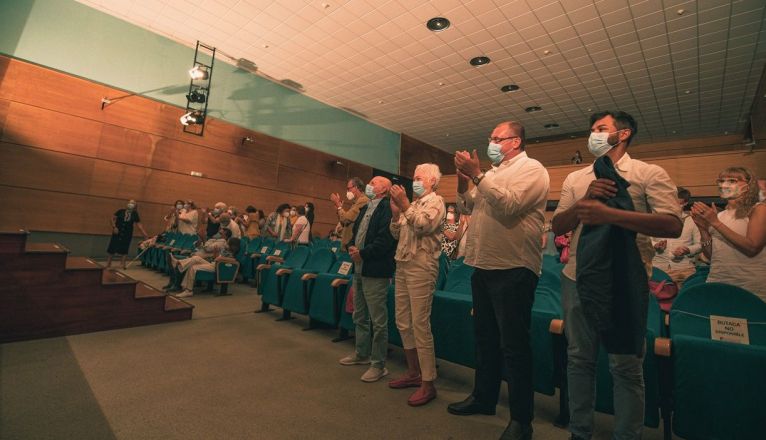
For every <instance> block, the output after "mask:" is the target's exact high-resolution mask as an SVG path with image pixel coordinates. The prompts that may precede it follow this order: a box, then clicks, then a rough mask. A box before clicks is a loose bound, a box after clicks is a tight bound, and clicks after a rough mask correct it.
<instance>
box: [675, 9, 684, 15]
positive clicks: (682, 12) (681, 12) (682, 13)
mask: <svg viewBox="0 0 766 440" xmlns="http://www.w3.org/2000/svg"><path fill="white" fill-rule="evenodd" d="M676 12H678V15H684V12H686V9H679V10H678V11H676Z"/></svg>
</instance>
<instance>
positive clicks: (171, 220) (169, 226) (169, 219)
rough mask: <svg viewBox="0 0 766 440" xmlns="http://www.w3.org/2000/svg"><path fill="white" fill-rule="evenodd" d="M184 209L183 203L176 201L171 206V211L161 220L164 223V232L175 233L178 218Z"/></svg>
mask: <svg viewBox="0 0 766 440" xmlns="http://www.w3.org/2000/svg"><path fill="white" fill-rule="evenodd" d="M183 209H184V201H183V200H176V202H175V203H174V204H173V209H171V210H170V212H168V213H167V214H166V215H165V217H163V218H162V219H163V220H164V221H165V231H167V232H175V231H177V230H178V216H179V215H180V214H181V211H183Z"/></svg>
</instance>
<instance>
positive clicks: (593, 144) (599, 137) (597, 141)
mask: <svg viewBox="0 0 766 440" xmlns="http://www.w3.org/2000/svg"><path fill="white" fill-rule="evenodd" d="M617 132H619V130H617V131H615V133H617ZM610 134H612V133H595V132H593V133H591V134H590V137H589V138H588V151H590V152H591V154H592V155H594V156H596V157H601V156H603V155H605V154H606V153H607V152H608V151H609V150H611V149H612V148H614V147H616V146H617V144H615V145H611V144H610V143H609V135H610Z"/></svg>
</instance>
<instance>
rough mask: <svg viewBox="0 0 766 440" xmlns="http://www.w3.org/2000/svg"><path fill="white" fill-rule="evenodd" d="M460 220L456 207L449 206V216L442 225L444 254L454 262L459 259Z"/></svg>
mask: <svg viewBox="0 0 766 440" xmlns="http://www.w3.org/2000/svg"><path fill="white" fill-rule="evenodd" d="M459 219H460V217H459V216H458V214H457V212H455V205H447V216H446V217H445V219H444V223H443V224H442V252H444V255H446V256H447V257H449V258H450V259H453V260H454V259H455V258H457V245H458V228H460V220H459Z"/></svg>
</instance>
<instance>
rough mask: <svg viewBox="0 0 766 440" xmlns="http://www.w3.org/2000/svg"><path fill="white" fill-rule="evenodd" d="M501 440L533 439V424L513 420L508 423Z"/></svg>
mask: <svg viewBox="0 0 766 440" xmlns="http://www.w3.org/2000/svg"><path fill="white" fill-rule="evenodd" d="M500 440H532V425H531V424H527V425H522V424H521V423H519V422H517V421H515V420H511V423H509V424H508V426H507V427H506V428H505V431H503V434H502V435H501V436H500Z"/></svg>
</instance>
